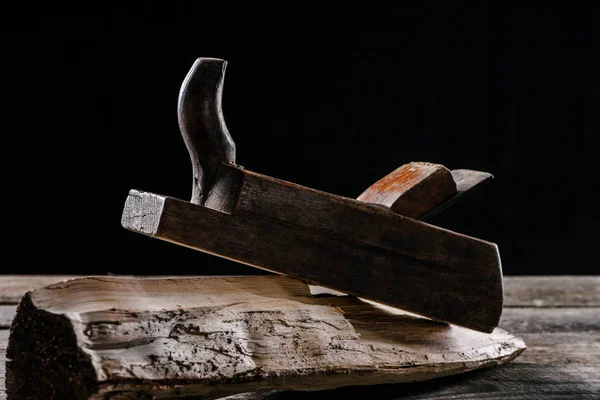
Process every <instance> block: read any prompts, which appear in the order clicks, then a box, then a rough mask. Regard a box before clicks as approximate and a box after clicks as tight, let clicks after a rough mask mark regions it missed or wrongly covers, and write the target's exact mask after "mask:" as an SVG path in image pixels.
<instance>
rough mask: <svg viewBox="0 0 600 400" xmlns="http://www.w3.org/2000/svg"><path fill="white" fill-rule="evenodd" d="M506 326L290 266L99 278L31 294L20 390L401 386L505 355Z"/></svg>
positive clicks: (16, 358) (513, 348) (16, 339)
mask: <svg viewBox="0 0 600 400" xmlns="http://www.w3.org/2000/svg"><path fill="white" fill-rule="evenodd" d="M524 348H525V344H524V343H523V341H522V340H521V339H519V338H517V337H515V336H513V335H511V334H509V333H507V332H505V331H503V330H502V329H499V328H498V329H496V330H495V331H494V332H493V333H492V334H484V333H479V332H475V331H472V330H469V329H464V328H458V327H454V328H450V327H448V326H447V325H446V324H440V323H437V322H434V321H431V320H428V319H424V318H416V317H414V316H412V315H408V314H405V313H402V312H400V311H399V310H395V309H389V308H382V307H380V306H378V305H375V304H372V303H369V302H366V301H362V300H359V299H357V298H355V297H348V296H337V297H333V298H327V297H322V296H319V297H313V296H312V295H311V293H310V291H309V290H308V286H307V285H305V284H303V283H301V282H300V281H298V280H296V279H291V278H287V277H282V276H254V277H220V278H217V277H213V278H160V279H132V278H116V277H89V278H82V279H75V280H70V281H66V282H62V283H57V284H54V285H51V286H46V287H43V288H41V289H37V290H35V291H33V292H28V293H27V294H26V295H25V296H24V297H23V299H22V301H21V303H20V305H19V308H18V312H17V316H16V317H15V320H14V322H13V324H12V327H11V335H10V338H9V345H8V349H7V359H8V362H7V391H8V393H9V396H10V397H14V398H44V399H51V398H60V399H106V398H111V399H124V398H139V397H138V396H140V395H144V396H146V397H147V398H157V399H161V398H164V399H167V398H173V397H185V396H187V397H190V396H202V397H203V398H206V397H221V396H223V395H228V394H235V393H240V392H246V391H249V390H252V391H254V390H259V389H261V388H270V389H277V388H280V389H281V388H287V389H295V390H309V391H312V390H323V389H331V388H337V387H342V386H347V385H353V384H356V383H357V380H356V377H357V376H359V377H360V381H359V382H360V384H362V385H372V384H375V383H398V382H407V381H417V380H425V379H431V378H436V377H440V376H447V375H450V374H456V373H461V372H465V371H469V370H473V369H477V368H481V367H489V366H493V365H499V364H503V363H506V362H508V361H510V360H512V359H514V358H515V357H516V356H517V355H518V354H520V353H521V352H522V351H523V350H524Z"/></svg>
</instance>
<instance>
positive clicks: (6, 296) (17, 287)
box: [0, 275, 73, 304]
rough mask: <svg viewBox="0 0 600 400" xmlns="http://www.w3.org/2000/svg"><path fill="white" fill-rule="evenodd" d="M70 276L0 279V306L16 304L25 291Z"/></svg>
mask: <svg viewBox="0 0 600 400" xmlns="http://www.w3.org/2000/svg"><path fill="white" fill-rule="evenodd" d="M71 278H73V276H72V275H5V276H2V277H0V304H17V303H18V302H19V301H20V300H21V297H23V295H24V294H25V292H26V291H28V290H32V289H37V288H39V287H42V286H46V285H51V284H53V283H56V282H61V281H64V280H66V279H71Z"/></svg>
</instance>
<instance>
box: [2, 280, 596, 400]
mask: <svg viewBox="0 0 600 400" xmlns="http://www.w3.org/2000/svg"><path fill="white" fill-rule="evenodd" d="M65 278H68V277H65V276H0V400H1V399H6V394H5V391H4V375H5V352H6V346H7V342H8V333H9V331H8V328H9V326H10V321H11V320H12V318H13V316H14V313H15V308H16V304H17V302H18V301H19V299H20V298H21V296H22V295H23V293H24V292H25V291H26V290H28V289H33V288H36V287H40V286H43V285H47V284H50V283H54V282H57V281H60V280H64V279H65ZM504 285H505V307H504V311H503V314H502V319H501V322H500V326H501V327H502V328H504V329H506V330H508V331H510V332H512V333H514V334H516V335H518V336H520V337H522V338H523V339H524V340H525V342H526V343H527V350H526V351H525V352H524V353H523V354H522V355H521V356H519V357H518V358H517V359H516V360H514V361H512V362H511V363H509V364H507V365H503V366H500V367H495V368H490V369H485V370H480V371H474V372H470V373H466V374H462V375H458V376H451V377H446V378H439V379H435V380H431V381H425V382H417V383H409V384H397V385H379V386H362V387H361V386H353V387H346V388H342V389H336V390H328V391H322V392H309V393H302V392H278V393H275V392H266V393H260V394H252V395H241V396H239V395H238V396H237V397H236V398H244V399H251V398H252V399H261V400H267V399H268V400H274V399H283V398H285V399H302V400H308V399H329V398H331V397H338V396H339V397H341V398H344V397H349V398H353V397H354V396H357V397H365V398H366V397H368V398H372V399H600V276H555V277H544V276H520V277H505V278H504Z"/></svg>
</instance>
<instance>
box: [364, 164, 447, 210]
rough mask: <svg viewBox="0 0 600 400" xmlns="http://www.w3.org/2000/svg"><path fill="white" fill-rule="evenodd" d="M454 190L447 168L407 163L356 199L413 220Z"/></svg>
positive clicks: (445, 198) (443, 199)
mask: <svg viewBox="0 0 600 400" xmlns="http://www.w3.org/2000/svg"><path fill="white" fill-rule="evenodd" d="M456 193H457V192H456V183H454V179H453V178H452V173H451V172H450V170H448V168H446V167H444V166H443V165H440V164H432V163H427V162H411V163H409V164H405V165H402V166H401V167H399V168H397V169H396V170H394V171H393V172H391V173H389V174H388V175H386V176H384V177H383V178H381V179H380V180H378V181H377V182H375V183H374V184H373V185H371V186H370V187H369V188H368V189H367V190H365V191H364V192H363V193H362V194H361V195H360V196H358V200H360V201H364V202H366V203H372V204H380V205H383V206H386V207H389V208H390V209H391V210H392V211H393V212H395V213H398V214H402V215H404V216H406V217H410V218H416V219H417V218H420V217H421V216H422V215H424V214H426V213H427V212H429V211H431V210H432V209H434V208H435V207H437V206H439V205H440V204H441V203H442V202H444V201H446V200H448V199H449V198H451V197H453V196H454V195H456Z"/></svg>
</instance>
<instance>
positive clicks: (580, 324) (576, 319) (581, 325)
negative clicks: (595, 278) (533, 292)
mask: <svg viewBox="0 0 600 400" xmlns="http://www.w3.org/2000/svg"><path fill="white" fill-rule="evenodd" d="M500 325H501V326H502V327H503V328H504V329H507V330H510V331H511V332H519V333H565V332H578V333H587V332H600V308H599V307H560V308H535V307H532V308H505V309H504V311H503V312H502V318H501V320H500Z"/></svg>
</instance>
